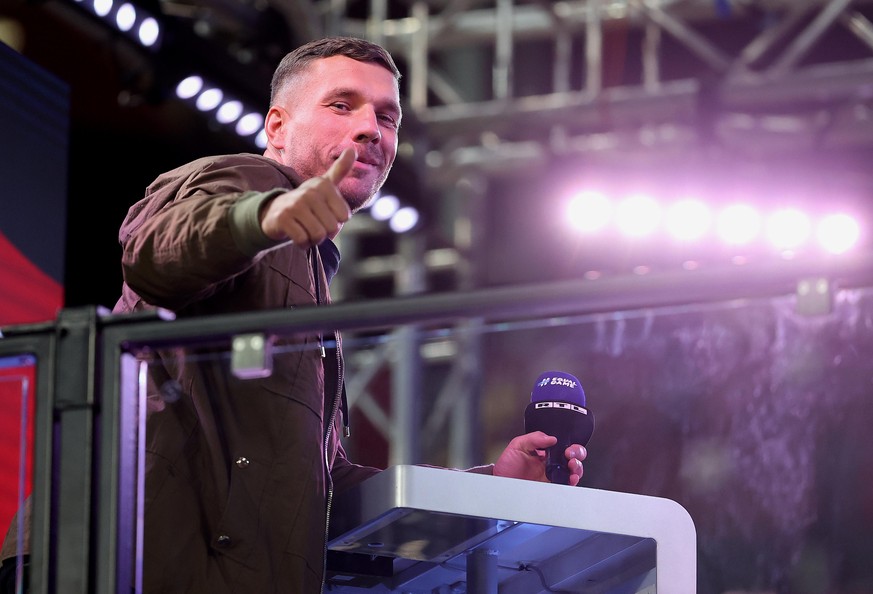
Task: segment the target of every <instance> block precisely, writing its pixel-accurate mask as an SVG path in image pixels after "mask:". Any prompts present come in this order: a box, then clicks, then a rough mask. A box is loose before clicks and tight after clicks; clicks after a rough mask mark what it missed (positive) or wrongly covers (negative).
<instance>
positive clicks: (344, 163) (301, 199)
mask: <svg viewBox="0 0 873 594" xmlns="http://www.w3.org/2000/svg"><path fill="white" fill-rule="evenodd" d="M355 159H357V153H356V152H355V149H353V148H347V149H346V150H344V151H343V152H342V154H340V156H339V158H338V159H337V160H336V161H334V162H333V164H332V165H331V166H330V169H328V170H327V172H326V173H325V174H324V175H322V176H319V177H313V178H311V179H308V180H306V181H305V182H303V183H302V184H300V185H299V186H298V187H296V188H294V189H293V190H290V191H288V192H285V193H284V194H280V195H279V196H276V198H274V199H273V200H272V201H270V202H269V203H268V204H267V205H266V206H265V207H264V208H263V210H262V211H261V229H262V230H263V231H264V234H265V235H267V237H270V238H271V239H276V240H281V239H290V240H291V241H292V242H293V243H294V245H296V246H298V247H300V248H302V249H307V248H309V247H311V246H314V245H318V244H319V243H321V242H322V241H324V240H325V239H326V238H328V237H330V238H333V237H335V236H336V234H337V233H339V230H340V229H341V228H342V226H343V223H345V222H346V221H348V220H349V218H350V217H351V211H350V210H349V205H348V204H347V203H346V200H345V198H343V197H342V194H340V192H339V189H338V186H339V183H340V182H341V181H342V180H343V178H345V176H346V175H348V173H349V172H350V171H351V170H352V166H353V165H354V164H355Z"/></svg>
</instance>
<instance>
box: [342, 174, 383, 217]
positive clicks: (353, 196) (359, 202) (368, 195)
mask: <svg viewBox="0 0 873 594" xmlns="http://www.w3.org/2000/svg"><path fill="white" fill-rule="evenodd" d="M351 181H354V182H357V183H354V184H342V185H341V186H340V191H341V192H342V195H343V198H345V199H346V203H347V204H348V205H349V208H350V209H351V211H352V212H353V213H355V212H358V211H359V210H361V209H362V208H364V207H365V206H367V205H368V204H369V203H370V200H372V198H373V196H375V195H376V192H377V191H378V190H379V188H380V187H381V185H382V184H378V185H377V184H372V183H369V184H365V183H360V181H361V180H351Z"/></svg>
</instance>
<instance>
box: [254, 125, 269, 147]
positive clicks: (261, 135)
mask: <svg viewBox="0 0 873 594" xmlns="http://www.w3.org/2000/svg"><path fill="white" fill-rule="evenodd" d="M255 146H256V147H258V148H260V149H265V148H267V131H266V130H263V129H262V130H261V131H260V132H258V135H257V136H255Z"/></svg>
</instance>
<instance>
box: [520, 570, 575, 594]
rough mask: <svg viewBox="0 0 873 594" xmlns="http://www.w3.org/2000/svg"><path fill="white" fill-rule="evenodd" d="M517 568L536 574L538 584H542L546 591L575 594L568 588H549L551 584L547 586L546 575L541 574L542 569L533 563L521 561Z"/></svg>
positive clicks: (557, 593)
mask: <svg viewBox="0 0 873 594" xmlns="http://www.w3.org/2000/svg"><path fill="white" fill-rule="evenodd" d="M518 570H519V571H532V572H534V573H535V574H537V577H539V578H540V584H541V585H542V586H543V590H545V591H546V592H554V593H556V594H575V593H574V592H571V591H570V590H553V589H552V588H551V586H549V585H548V584H547V583H546V576H544V575H543V572H542V570H541V569H540V568H539V567H536V566H535V565H530V564H525V563H521V564H520V565H519V566H518Z"/></svg>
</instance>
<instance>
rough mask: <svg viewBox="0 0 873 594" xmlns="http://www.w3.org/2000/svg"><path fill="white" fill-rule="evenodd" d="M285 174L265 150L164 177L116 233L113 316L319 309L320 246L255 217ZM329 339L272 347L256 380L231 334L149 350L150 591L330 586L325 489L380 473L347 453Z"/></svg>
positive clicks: (212, 592) (337, 362) (337, 368)
mask: <svg viewBox="0 0 873 594" xmlns="http://www.w3.org/2000/svg"><path fill="white" fill-rule="evenodd" d="M292 178H293V173H292V171H291V170H290V169H289V168H287V167H285V166H283V165H281V164H280V163H277V162H275V161H272V160H270V159H267V158H265V157H261V156H257V155H228V156H220V157H210V158H204V159H199V160H197V161H194V162H192V163H189V164H187V165H184V166H182V167H179V168H177V169H175V170H173V171H170V172H168V173H165V174H163V175H161V176H160V177H158V178H157V179H156V180H155V181H154V182H153V183H152V184H151V185H150V186H149V188H148V189H147V190H146V194H145V197H144V198H143V199H142V200H141V201H139V202H138V203H136V204H135V205H134V206H133V207H131V209H130V211H129V213H128V216H127V217H126V219H125V221H124V223H123V225H122V227H121V229H120V234H119V240H120V242H121V245H122V248H123V255H122V266H123V272H124V285H123V290H122V296H121V298H120V299H119V301H118V303H117V304H116V306H115V309H114V311H115V312H135V311H140V310H144V309H150V308H155V307H160V308H166V309H169V310H172V311H173V312H175V314H176V316H177V317H187V316H205V315H212V314H226V313H232V312H243V311H253V310H265V309H277V308H283V309H293V308H297V307H306V306H315V305H318V304H319V303H326V302H327V301H328V299H329V298H328V295H329V293H328V280H327V274H326V272H325V266H324V262H323V261H322V255H321V253H320V250H316V249H313V250H309V251H304V250H302V249H300V248H298V247H296V246H294V245H292V244H290V243H287V242H286V243H277V242H275V241H272V240H270V239H269V238H267V237H266V236H264V235H263V233H262V232H261V229H260V224H259V222H258V210H259V208H260V206H261V205H262V204H263V203H264V201H265V200H269V199H270V198H272V197H273V196H276V195H278V194H280V193H282V192H285V191H287V190H289V189H291V188H293V187H294V185H295V184H294V181H293V179H292ZM325 247H326V248H332V247H333V246H332V244H329V245H326V246H325ZM333 250H335V247H333ZM327 253H329V254H334V253H335V251H330V250H328V252H327ZM336 258H337V260H338V254H336ZM329 338H331V339H332V338H333V337H329ZM321 340H322V337H321V336H319V335H317V334H306V335H299V336H294V337H291V338H287V339H283V340H282V341H280V342H278V343H276V344H273V345H272V350H273V368H272V373H271V374H270V375H269V376H268V377H262V378H253V379H240V378H238V377H235V376H234V375H233V374H232V373H231V372H230V365H229V361H228V356H227V354H228V353H229V352H230V347H229V345H227V344H224V345H195V346H184V347H179V348H175V349H168V350H166V351H163V352H160V353H153V354H151V355H148V354H143V356H142V358H143V361H144V363H143V364H144V365H146V366H147V369H148V374H147V375H148V382H147V383H148V388H147V394H146V401H147V405H146V408H147V424H146V454H145V468H146V475H145V508H144V518H145V529H144V563H143V582H144V591H145V592H146V593H147V594H152V593H154V594H157V593H161V594H175V593H179V594H182V593H186V594H194V593H204V594H206V593H209V594H224V593H230V592H234V593H241V594H255V593H257V594H269V593H273V592H276V593H279V592H282V593H309V592H318V591H320V590H321V584H322V580H323V575H324V558H325V557H324V555H325V535H326V531H327V523H328V517H329V505H330V498H331V493H332V491H334V490H342V489H344V488H346V487H348V486H350V485H352V484H355V483H357V482H360V481H361V480H364V479H365V478H367V477H369V476H371V475H373V474H374V473H376V472H378V470H377V469H375V468H369V467H362V466H357V465H354V464H352V463H350V462H349V461H348V460H347V458H346V455H345V452H344V451H343V448H342V446H341V444H340V441H339V437H340V428H341V425H342V411H341V410H340V394H341V385H342V379H343V378H342V374H343V367H342V355H341V350H340V349H339V348H337V349H336V350H335V352H334V354H333V356H328V357H323V356H322V350H321V349H320V348H319V346H320V344H321ZM328 342H330V340H329V341H328ZM336 344H337V345H339V344H340V343H339V336H338V335H337V336H336Z"/></svg>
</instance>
